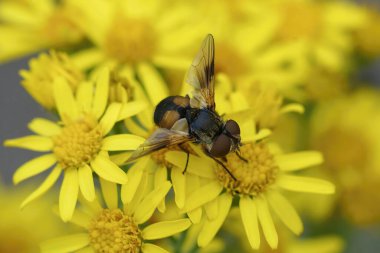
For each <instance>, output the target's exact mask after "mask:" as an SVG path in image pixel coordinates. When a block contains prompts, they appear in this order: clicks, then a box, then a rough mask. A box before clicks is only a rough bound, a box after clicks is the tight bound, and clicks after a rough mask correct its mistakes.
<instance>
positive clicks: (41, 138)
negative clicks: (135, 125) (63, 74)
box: [5, 69, 144, 221]
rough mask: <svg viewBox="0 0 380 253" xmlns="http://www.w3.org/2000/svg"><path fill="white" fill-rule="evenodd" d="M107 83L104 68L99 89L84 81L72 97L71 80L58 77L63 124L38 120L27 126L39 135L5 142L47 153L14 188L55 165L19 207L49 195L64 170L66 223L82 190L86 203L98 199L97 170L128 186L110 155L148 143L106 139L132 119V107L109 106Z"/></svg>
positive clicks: (126, 137)
mask: <svg viewBox="0 0 380 253" xmlns="http://www.w3.org/2000/svg"><path fill="white" fill-rule="evenodd" d="M108 82H109V72H108V71H107V70H106V69H104V70H103V71H102V72H101V73H100V75H99V77H98V80H97V82H96V85H95V86H94V85H93V83H92V82H84V83H81V85H80V86H79V87H78V92H77V96H76V97H74V95H73V93H72V91H71V88H70V86H69V84H68V83H67V81H66V80H65V79H63V78H57V79H56V80H55V82H54V87H53V94H54V99H55V103H56V107H57V110H58V113H59V116H60V118H61V120H62V123H55V122H52V121H50V120H47V119H42V118H36V119H34V120H33V121H32V122H31V123H30V124H29V128H30V129H31V130H32V131H33V132H34V133H36V134H37V135H29V136H25V137H21V138H18V139H11V140H7V141H5V145H6V146H9V147H19V148H25V149H30V150H33V151H40V152H49V153H47V154H44V155H42V156H39V157H37V158H35V159H33V160H31V161H29V162H26V163H25V164H23V165H22V166H21V167H20V168H18V170H17V171H16V172H15V174H14V176H13V181H14V183H15V184H18V183H20V182H21V181H23V180H25V179H28V178H30V177H32V176H35V175H37V174H40V173H42V172H44V171H46V170H48V169H49V168H50V167H52V166H54V167H53V169H52V170H51V172H50V174H49V175H48V176H47V178H46V179H45V181H44V182H43V183H42V184H41V185H40V186H39V187H38V188H37V190H35V191H34V192H33V193H32V194H30V195H29V197H28V198H27V199H25V201H24V202H23V203H22V204H21V206H25V205H26V204H27V203H29V202H30V201H32V200H34V199H36V198H37V197H39V196H41V195H42V194H43V193H45V192H46V191H47V190H48V189H49V188H51V187H52V186H53V184H54V183H55V182H56V181H57V180H58V178H59V176H60V175H61V173H62V172H63V174H64V178H63V182H62V186H61V191H60V195H59V209H60V214H61V217H62V219H63V220H64V221H67V220H69V219H70V218H71V216H72V213H73V211H74V208H75V205H76V202H77V197H78V191H79V189H80V191H81V193H82V194H83V196H84V197H85V198H86V199H88V200H89V201H91V200H94V198H95V188H94V183H93V175H92V173H93V172H95V173H96V174H97V175H98V176H99V177H100V178H101V179H104V180H108V181H110V182H115V183H119V184H125V183H126V182H127V175H126V174H125V173H124V171H123V170H122V169H120V168H119V167H118V166H117V165H116V164H115V163H113V162H112V161H111V160H110V159H109V156H108V151H117V150H134V149H136V148H137V147H138V146H139V145H140V144H141V143H142V141H143V140H144V139H142V138H140V137H138V136H135V135H130V134H120V135H111V136H106V135H107V134H108V133H109V132H110V131H111V129H112V128H113V126H114V124H115V123H116V122H117V121H119V120H122V119H124V118H126V117H129V116H131V114H130V112H131V110H130V109H129V105H130V104H128V103H126V104H121V103H111V104H108V103H107V101H108V88H109V84H108ZM132 115H133V114H132Z"/></svg>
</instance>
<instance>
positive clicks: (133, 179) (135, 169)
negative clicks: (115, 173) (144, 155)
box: [121, 159, 147, 205]
mask: <svg viewBox="0 0 380 253" xmlns="http://www.w3.org/2000/svg"><path fill="white" fill-rule="evenodd" d="M146 163H147V159H140V160H138V161H137V162H136V163H135V164H133V165H132V167H131V168H129V170H128V174H127V175H128V181H129V182H128V184H123V185H122V186H121V200H122V201H123V204H124V205H127V204H129V202H131V201H132V199H133V196H134V195H135V193H136V190H137V188H138V186H139V184H140V182H141V179H142V175H143V172H144V167H145V165H146Z"/></svg>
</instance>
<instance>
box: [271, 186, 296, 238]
mask: <svg viewBox="0 0 380 253" xmlns="http://www.w3.org/2000/svg"><path fill="white" fill-rule="evenodd" d="M267 198H268V202H269V204H270V206H271V207H272V208H273V210H274V212H275V213H276V214H277V216H278V217H280V219H281V220H282V222H284V224H285V225H286V226H287V227H288V228H289V229H290V230H291V231H293V233H295V234H296V235H300V234H301V233H302V231H303V225H302V221H301V218H300V217H299V216H298V213H297V211H296V210H295V209H294V207H293V205H292V204H290V203H289V201H288V200H287V199H286V198H284V197H283V196H282V195H281V194H280V193H278V192H277V191H271V192H269V193H268V194H267Z"/></svg>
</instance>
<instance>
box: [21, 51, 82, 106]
mask: <svg viewBox="0 0 380 253" xmlns="http://www.w3.org/2000/svg"><path fill="white" fill-rule="evenodd" d="M29 68H30V70H29V71H27V70H21V71H20V75H21V76H22V77H23V80H22V82H21V84H22V85H23V86H24V88H25V89H26V90H27V91H28V92H29V94H30V95H31V96H32V97H33V98H34V99H35V100H36V101H37V102H38V103H40V104H41V105H42V106H43V107H45V108H47V109H49V110H51V109H53V108H55V101H54V97H53V82H54V79H55V78H56V77H57V76H61V77H63V78H64V79H65V80H66V82H67V83H68V84H69V85H70V88H71V89H72V90H73V91H74V92H75V91H76V88H77V87H78V85H79V83H80V82H81V81H83V79H84V75H83V73H82V72H81V71H80V70H79V69H78V68H77V67H76V66H75V65H74V64H73V62H72V61H71V59H70V58H69V56H68V55H67V54H66V53H63V52H56V51H54V50H51V51H50V52H49V54H46V53H41V54H40V55H39V56H38V57H37V58H34V59H32V60H30V62H29Z"/></svg>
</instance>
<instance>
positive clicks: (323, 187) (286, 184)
mask: <svg viewBox="0 0 380 253" xmlns="http://www.w3.org/2000/svg"><path fill="white" fill-rule="evenodd" d="M276 184H277V185H278V186H280V187H281V188H283V189H286V190H289V191H299V192H310V193H320V194H332V193H334V192H335V186H334V185H333V184H332V183H330V182H328V181H326V180H322V179H316V178H311V177H300V176H289V175H282V176H280V177H279V178H278V179H277V182H276Z"/></svg>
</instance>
